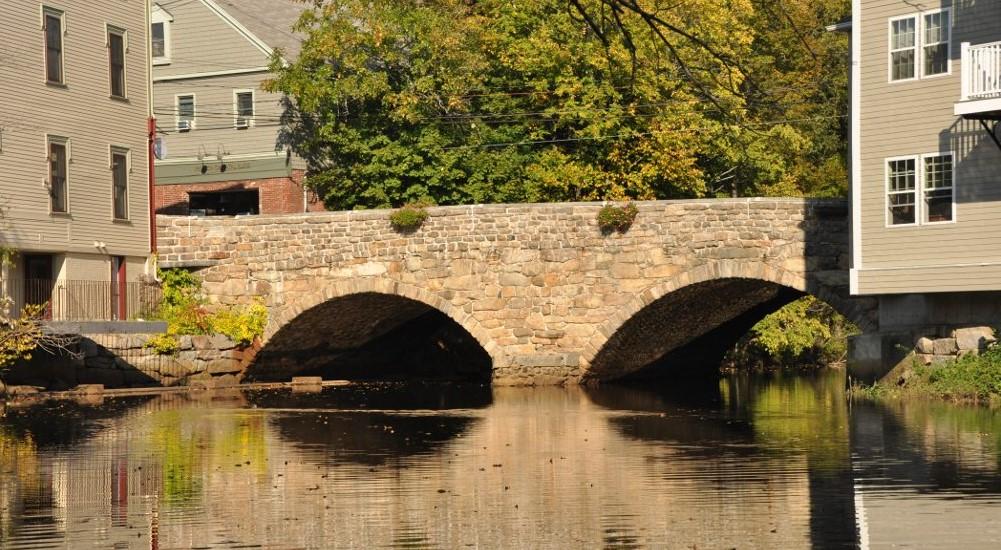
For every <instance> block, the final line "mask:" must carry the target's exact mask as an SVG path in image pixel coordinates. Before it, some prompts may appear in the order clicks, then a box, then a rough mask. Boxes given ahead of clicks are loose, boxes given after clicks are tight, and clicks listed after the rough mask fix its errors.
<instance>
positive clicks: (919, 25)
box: [886, 8, 953, 84]
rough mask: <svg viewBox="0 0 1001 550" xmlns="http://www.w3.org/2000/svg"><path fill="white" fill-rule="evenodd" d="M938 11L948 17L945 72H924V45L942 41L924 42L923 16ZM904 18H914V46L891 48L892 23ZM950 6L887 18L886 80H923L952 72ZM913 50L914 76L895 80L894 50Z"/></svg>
mask: <svg viewBox="0 0 1001 550" xmlns="http://www.w3.org/2000/svg"><path fill="white" fill-rule="evenodd" d="M939 13H945V14H946V18H947V19H948V25H946V28H945V36H946V40H945V45H946V56H945V57H946V62H945V72H943V73H936V74H925V46H928V45H935V44H942V42H936V43H935V44H925V30H926V29H925V17H926V16H928V15H935V14H939ZM906 19H914V46H913V47H911V48H898V49H893V24H894V23H895V22H897V21H903V20H906ZM952 26H953V20H952V8H941V9H934V10H924V11H919V12H914V13H909V14H906V15H898V16H896V17H891V18H889V19H888V20H887V27H886V80H887V82H889V83H891V84H897V83H900V82H913V81H915V80H924V79H927V78H938V77H941V76H949V75H951V74H952ZM911 49H913V50H914V76H912V77H910V78H900V79H897V80H894V79H893V54H894V53H896V52H903V51H907V50H911Z"/></svg>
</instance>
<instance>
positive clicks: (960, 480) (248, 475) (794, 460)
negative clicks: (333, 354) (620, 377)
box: [0, 372, 1001, 548]
mask: <svg viewBox="0 0 1001 550" xmlns="http://www.w3.org/2000/svg"><path fill="white" fill-rule="evenodd" d="M843 388H844V380H843V375H841V374H840V373H837V372H832V373H827V374H825V375H821V376H815V377H803V376H799V377H795V376H784V375H772V376H746V375H745V376H732V377H728V378H724V379H723V380H721V381H720V382H719V384H715V383H713V384H708V385H705V386H702V387H684V388H676V389H675V390H673V391H667V390H651V389H649V388H627V387H619V388H602V389H578V388H570V389H561V388H542V389H515V388H494V389H491V388H489V387H481V386H464V387H452V388H441V387H434V386H420V385H416V386H415V385H409V386H378V385H373V386H367V387H364V388H360V389H359V388H328V389H327V390H325V391H324V392H323V393H322V394H295V395H293V394H291V393H288V392H284V393H282V392H270V393H253V392H243V393H241V392H234V393H232V394H228V395H219V394H216V395H215V396H214V397H213V398H195V397H186V396H162V397H156V398H133V399H116V400H105V401H104V402H103V403H101V404H90V405H87V404H75V403H52V404H47V405H38V406H32V407H25V408H21V407H18V408H15V407H7V408H6V410H5V411H4V414H3V417H2V419H0V547H3V548H44V547H103V548H107V547H114V548H189V547H202V548H208V547H213V548H215V547H227V548H240V547H242V548H247V547H255V548H320V547H324V548H329V547H353V548H377V547H393V548H400V547H403V548H428V547H430V548H461V547H467V546H471V547H485V548H498V547H505V548H572V547H617V548H632V547H662V548H663V547H667V548H696V547H697V548H730V547H737V548H802V547H809V546H811V545H812V546H814V547H858V546H862V547H889V546H891V545H893V544H894V543H896V544H897V545H899V546H913V547H960V546H961V547H965V548H975V547H984V548H991V547H998V546H999V545H1001V526H999V525H998V522H997V519H998V518H1001V476H999V468H1001V414H999V413H996V412H993V411H990V410H986V409H974V408H959V407H949V406H945V405H929V404H926V403H916V404H915V403H912V404H904V405H900V406H895V407H890V408H887V407H877V406H868V405H867V406H859V405H857V404H856V405H854V406H850V405H849V404H848V403H846V402H845V400H844V394H843Z"/></svg>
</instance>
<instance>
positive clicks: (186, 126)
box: [177, 94, 195, 132]
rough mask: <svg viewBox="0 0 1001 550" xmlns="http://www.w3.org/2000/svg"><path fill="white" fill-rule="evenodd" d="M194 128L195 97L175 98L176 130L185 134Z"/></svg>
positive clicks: (182, 96) (190, 95)
mask: <svg viewBox="0 0 1001 550" xmlns="http://www.w3.org/2000/svg"><path fill="white" fill-rule="evenodd" d="M194 127H195V96H194V95H193V94H186V95H179V96H177V130H178V131H180V132H187V131H188V130H191V129H193V128H194Z"/></svg>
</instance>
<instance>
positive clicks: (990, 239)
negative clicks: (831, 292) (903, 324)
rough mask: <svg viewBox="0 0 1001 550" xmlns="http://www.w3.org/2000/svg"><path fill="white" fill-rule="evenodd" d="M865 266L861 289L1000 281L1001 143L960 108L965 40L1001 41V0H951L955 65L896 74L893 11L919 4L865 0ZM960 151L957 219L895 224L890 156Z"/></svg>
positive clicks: (998, 285)
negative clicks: (891, 57) (889, 217)
mask: <svg viewBox="0 0 1001 550" xmlns="http://www.w3.org/2000/svg"><path fill="white" fill-rule="evenodd" d="M862 1H863V4H862V17H861V22H859V21H855V22H854V32H860V33H862V36H861V40H862V51H861V58H860V59H861V68H860V70H861V87H862V96H861V136H860V137H861V142H860V143H858V144H856V146H857V147H860V151H861V181H860V187H861V194H860V196H861V212H860V213H858V212H857V213H856V215H858V218H859V221H860V223H861V235H862V239H861V242H862V246H861V259H862V261H861V266H856V267H859V268H860V269H859V273H858V275H859V292H860V293H862V294H891V293H902V292H945V291H961V290H996V289H1001V248H999V247H998V246H997V242H998V239H999V237H1001V202H999V201H1001V171H999V170H998V168H999V167H1001V151H998V149H997V147H996V146H995V145H994V143H993V142H992V141H991V140H990V138H989V137H988V136H987V134H986V133H985V132H983V131H982V130H981V129H980V127H979V125H978V124H977V123H975V122H970V121H963V120H961V119H960V118H958V117H956V116H954V115H953V107H954V105H955V103H956V102H957V101H959V99H960V76H961V70H962V69H961V62H960V44H961V43H962V42H971V43H973V44H978V43H985V42H994V41H998V40H1001V0H982V1H979V2H955V3H953V2H952V1H942V2H932V3H925V4H921V5H920V7H922V8H924V9H928V10H932V9H939V8H952V17H953V28H952V49H951V55H950V58H951V74H949V75H947V76H936V77H932V78H924V79H919V80H915V81H909V82H889V76H888V70H889V69H888V42H889V31H888V25H889V19H890V18H892V17H896V16H901V15H907V14H913V13H916V12H918V8H917V7H915V6H916V4H914V3H911V2H905V1H904V0H862ZM948 151H952V152H954V154H955V162H956V165H955V169H956V179H955V183H956V192H955V193H956V209H955V212H956V215H955V220H954V222H953V223H947V224H940V225H918V226H913V227H888V226H887V224H886V212H887V207H886V192H885V188H886V182H885V160H886V159H887V158H889V157H897V156H907V155H919V154H927V153H935V152H948Z"/></svg>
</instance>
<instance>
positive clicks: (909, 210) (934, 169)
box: [886, 153, 955, 225]
mask: <svg viewBox="0 0 1001 550" xmlns="http://www.w3.org/2000/svg"><path fill="white" fill-rule="evenodd" d="M954 197H955V179H954V170H953V155H952V153H934V154H928V155H915V156H910V157H899V158H892V159H887V160H886V206H887V224H888V225H917V224H918V223H922V224H932V223H942V222H951V221H953V218H954V210H953V208H954V205H955V200H954Z"/></svg>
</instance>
